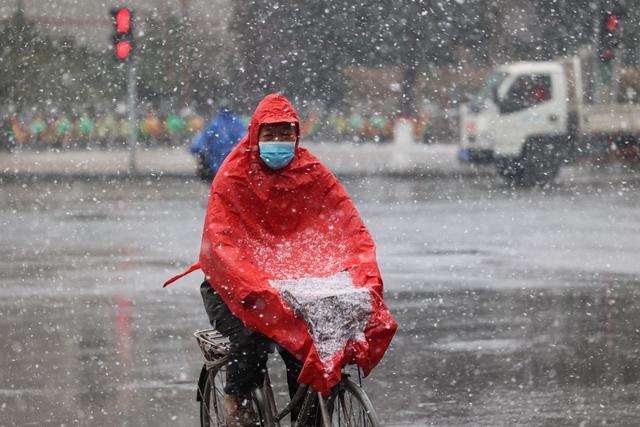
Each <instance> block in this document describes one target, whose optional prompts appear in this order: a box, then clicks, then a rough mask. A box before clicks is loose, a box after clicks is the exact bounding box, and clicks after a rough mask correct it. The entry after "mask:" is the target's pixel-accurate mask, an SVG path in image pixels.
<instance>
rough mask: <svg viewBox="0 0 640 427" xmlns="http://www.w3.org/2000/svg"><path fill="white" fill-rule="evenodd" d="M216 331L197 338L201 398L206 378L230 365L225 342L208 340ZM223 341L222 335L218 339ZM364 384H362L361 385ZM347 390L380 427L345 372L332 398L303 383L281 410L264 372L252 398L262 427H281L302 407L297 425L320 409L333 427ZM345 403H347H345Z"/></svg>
mask: <svg viewBox="0 0 640 427" xmlns="http://www.w3.org/2000/svg"><path fill="white" fill-rule="evenodd" d="M212 331H213V330H212V329H211V330H204V331H197V332H196V333H195V334H194V335H195V336H196V338H197V339H198V344H199V346H200V349H201V350H202V353H203V356H204V359H205V365H204V367H203V371H202V373H201V375H200V381H199V384H198V393H199V394H198V398H199V399H200V398H201V397H202V396H201V395H200V390H201V389H202V388H203V385H204V380H205V379H206V378H207V376H210V375H216V374H217V372H218V370H219V369H220V368H221V367H222V366H224V365H225V364H226V363H227V351H228V350H227V347H226V346H225V343H224V342H223V341H216V336H214V335H213V334H212V336H210V337H207V336H206V334H207V333H208V332H212ZM217 338H220V335H218V336H217ZM360 378H361V377H360V370H359V369H358V380H359V381H358V383H361V381H360ZM360 385H361V384H360ZM345 391H347V392H348V393H350V394H351V395H357V396H356V397H357V399H358V400H359V401H360V402H361V403H362V404H364V406H365V408H368V409H366V411H367V412H366V413H367V417H368V418H369V419H370V421H371V425H372V426H379V425H380V422H379V420H378V419H377V415H376V414H375V410H374V409H373V405H372V404H371V401H370V400H369V398H368V396H367V395H366V393H365V392H364V391H363V390H362V389H361V388H360V386H359V384H356V383H354V382H353V381H351V380H350V379H349V374H348V373H346V372H343V375H342V380H341V381H340V383H339V384H338V385H336V386H335V387H334V389H333V390H332V391H331V396H330V397H329V398H328V399H325V398H324V397H323V396H322V394H321V393H319V392H317V391H316V390H314V389H313V388H311V387H310V386H309V385H305V384H300V385H299V386H298V389H297V390H296V392H295V394H294V395H293V397H292V398H291V399H290V401H289V402H288V403H287V404H286V405H285V407H284V408H283V409H282V410H281V411H278V408H277V405H276V401H275V397H274V394H273V389H272V387H271V378H270V377H269V371H268V370H267V372H266V373H265V377H264V383H263V384H262V386H260V387H257V388H255V389H254V390H253V391H252V397H253V399H254V401H255V404H256V406H257V407H256V409H257V410H258V412H259V414H258V415H259V416H260V419H261V421H262V425H263V427H280V421H281V420H283V419H284V417H286V416H287V415H289V414H291V412H292V411H293V409H294V408H298V407H299V408H300V413H299V414H298V419H297V420H296V426H297V427H301V426H305V425H306V424H307V421H309V417H315V416H316V414H317V412H315V411H316V410H317V409H319V410H320V415H321V417H322V425H323V427H331V425H332V420H331V418H332V413H333V411H334V409H335V406H334V405H336V402H338V399H340V400H342V398H343V394H344V392H345ZM343 404H344V402H343Z"/></svg>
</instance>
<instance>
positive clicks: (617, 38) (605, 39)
mask: <svg viewBox="0 0 640 427" xmlns="http://www.w3.org/2000/svg"><path fill="white" fill-rule="evenodd" d="M620 17H621V15H620V14H619V13H616V12H615V11H614V12H611V11H607V12H603V13H602V15H601V20H600V33H599V40H598V44H599V46H598V52H599V56H600V60H601V61H603V62H605V63H608V62H611V61H613V60H614V59H615V57H616V48H617V47H618V46H619V45H620V42H621V39H622V34H621V33H622V28H621V25H620V23H621V22H620Z"/></svg>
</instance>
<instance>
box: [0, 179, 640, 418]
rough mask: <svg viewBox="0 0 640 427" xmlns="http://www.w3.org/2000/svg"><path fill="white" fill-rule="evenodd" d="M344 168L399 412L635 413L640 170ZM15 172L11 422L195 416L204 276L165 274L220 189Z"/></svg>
mask: <svg viewBox="0 0 640 427" xmlns="http://www.w3.org/2000/svg"><path fill="white" fill-rule="evenodd" d="M346 184H347V189H348V190H349V192H350V193H351V194H352V196H353V198H354V200H355V202H356V204H357V206H358V208H359V210H360V211H361V213H362V215H363V217H364V218H365V219H366V222H367V224H368V226H369V227H370V230H371V232H372V234H373V235H374V238H375V239H376V241H377V243H378V258H379V261H380V266H381V269H382V273H383V277H384V278H385V289H386V296H385V298H386V301H387V303H388V305H389V307H390V309H391V310H392V312H393V314H394V316H395V317H396V319H397V320H398V323H399V324H400V329H399V331H398V334H397V335H396V337H395V339H394V341H393V343H392V346H391V348H390V349H389V351H388V353H387V355H386V356H385V359H384V360H383V362H382V363H381V364H380V365H379V366H378V367H377V368H376V370H375V371H374V372H373V374H372V375H371V376H370V377H369V378H368V379H366V380H365V387H366V389H367V391H368V392H369V394H370V395H371V398H372V400H373V401H374V404H375V405H376V407H377V408H378V409H379V411H380V415H381V417H382V418H383V420H384V421H385V424H387V425H438V426H440V425H443V426H446V425H451V426H463V425H465V426H466V425H468V426H472V425H487V426H498V425H505V426H516V425H535V426H538V425H539V426H565V425H566V426H591V425H602V424H606V425H621V426H626V425H628V426H634V425H637V424H638V419H639V418H640V346H639V345H638V344H639V343H640V303H639V302H638V301H639V299H638V296H639V295H638V294H640V289H639V287H638V285H640V262H639V261H638V254H639V253H640V215H639V213H640V209H639V207H640V196H639V195H638V182H636V181H630V182H625V181H620V180H618V181H616V182H613V183H607V182H604V183H603V182H600V183H598V184H588V183H582V184H576V185H568V184H567V185H564V186H559V187H556V188H552V189H547V190H540V189H535V190H531V191H514V190H511V189H509V188H507V187H504V186H502V185H501V184H500V183H497V182H492V181H490V180H488V181H486V180H481V181H477V182H475V181H473V180H471V179H467V180H438V181H431V180H427V179H423V180H421V179H419V178H415V179H406V178H404V179H402V178H395V179H394V178H358V179H355V178H354V179H351V180H349V181H347V183H346ZM0 185H1V186H0V225H1V226H2V237H1V242H2V244H1V245H0V271H1V272H2V274H1V276H0V277H1V278H0V331H1V332H0V334H1V335H0V337H1V339H0V372H2V375H0V425H129V426H139V425H145V424H148V425H158V426H161V425H179V426H190V425H197V424H198V419H197V417H198V407H197V402H196V401H195V382H196V380H197V376H198V374H199V370H200V366H201V365H200V354H199V350H198V349H197V346H196V344H195V341H194V340H193V338H192V336H191V334H192V332H193V331H194V330H196V329H198V328H203V327H206V326H207V324H206V316H205V314H204V310H203V308H202V303H201V299H200V296H199V292H198V285H199V281H200V277H199V274H193V275H191V276H189V277H187V278H186V279H184V280H183V281H181V282H180V283H179V284H176V285H174V286H173V287H171V288H168V289H164V290H163V289H161V283H162V282H163V281H164V280H165V279H166V278H167V277H169V276H171V275H173V274H174V273H175V272H178V271H180V270H181V269H182V268H183V267H184V266H185V265H187V264H189V263H190V262H192V261H193V260H195V258H196V256H197V252H198V247H199V239H200V231H201V226H202V221H203V213H204V207H205V205H204V204H205V200H206V197H207V193H208V189H206V188H205V187H203V186H202V185H200V184H198V183H195V182H182V181H180V180H177V179H174V180H168V179H165V180H149V181H133V182H124V181H119V182H103V181H98V180H94V181H91V182H79V181H60V182H55V181H50V182H32V181H28V182H9V183H3V184H0ZM280 365H281V363H279V362H278V361H277V360H276V359H274V360H273V361H272V362H271V364H270V366H271V367H272V372H273V373H274V374H275V376H276V381H278V380H280V381H279V382H280V383H281V382H282V381H281V380H282V377H281V372H280ZM279 392H280V393H284V390H283V389H280V390H279Z"/></svg>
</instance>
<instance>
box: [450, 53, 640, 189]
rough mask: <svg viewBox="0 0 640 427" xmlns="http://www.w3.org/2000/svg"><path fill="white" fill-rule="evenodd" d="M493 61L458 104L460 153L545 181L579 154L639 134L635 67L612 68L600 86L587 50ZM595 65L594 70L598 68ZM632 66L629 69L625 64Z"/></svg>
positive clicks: (515, 179)
mask: <svg viewBox="0 0 640 427" xmlns="http://www.w3.org/2000/svg"><path fill="white" fill-rule="evenodd" d="M581 56H582V58H581V57H580V56H575V57H571V58H567V59H562V60H557V61H548V62H517V63H511V64H506V65H503V66H500V67H498V68H496V69H495V70H494V71H493V72H491V73H490V74H489V75H488V77H487V78H486V79H485V81H484V83H483V86H482V87H481V89H480V91H479V92H478V93H477V95H475V96H474V97H473V98H472V99H471V100H470V101H469V102H468V103H466V104H464V105H463V106H462V107H461V110H460V123H461V130H460V135H461V149H460V152H459V157H460V160H463V161H469V162H487V161H489V162H493V163H495V165H496V168H497V171H498V173H499V174H500V175H501V176H503V177H505V178H506V179H507V180H509V181H511V182H512V183H514V184H517V185H523V186H530V185H535V184H544V183H546V182H549V181H550V180H552V179H553V178H554V177H555V175H556V174H557V172H558V169H559V167H560V166H561V165H562V164H563V163H566V162H569V161H571V160H574V159H575V158H576V157H581V154H582V155H585V154H589V155H591V156H598V155H600V156H602V155H606V152H607V150H609V147H610V146H611V145H612V144H618V145H620V146H623V145H634V146H636V147H637V144H638V141H640V105H639V104H635V103H633V102H634V101H638V100H637V95H638V93H637V92H636V89H634V87H633V82H632V84H629V82H630V81H632V80H634V79H635V80H636V81H637V80H640V79H637V78H636V75H637V73H635V74H634V72H633V71H631V72H629V73H625V70H624V69H621V68H618V69H616V70H614V75H613V76H612V78H611V83H610V84H600V85H598V84H597V82H598V81H599V80H598V79H599V78H600V79H601V77H600V76H599V73H598V72H596V71H597V70H598V68H599V67H598V65H597V64H598V63H597V62H596V61H595V60H594V59H593V57H589V56H588V55H581ZM594 70H595V71H594ZM627 71H629V70H627Z"/></svg>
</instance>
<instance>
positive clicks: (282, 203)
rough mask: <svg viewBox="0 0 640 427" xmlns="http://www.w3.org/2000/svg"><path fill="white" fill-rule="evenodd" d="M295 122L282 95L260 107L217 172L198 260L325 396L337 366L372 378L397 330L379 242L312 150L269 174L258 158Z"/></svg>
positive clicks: (242, 314) (245, 317)
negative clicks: (272, 134)
mask: <svg viewBox="0 0 640 427" xmlns="http://www.w3.org/2000/svg"><path fill="white" fill-rule="evenodd" d="M279 122H292V123H296V125H298V126H297V127H298V129H299V120H298V115H297V114H296V112H295V110H294V109H293V107H292V106H291V104H290V103H289V101H288V100H287V99H286V98H285V97H284V96H282V95H278V94H272V95H269V96H267V97H266V98H264V99H263V100H262V102H260V104H259V105H258V107H257V108H256V111H255V113H254V115H253V118H252V120H251V123H250V125H249V133H248V135H247V136H246V137H245V138H244V139H243V140H242V141H241V142H240V143H239V144H238V146H237V147H236V148H235V149H234V150H233V151H232V152H231V154H230V155H229V157H228V158H227V159H226V160H225V162H224V163H223V164H222V166H221V168H220V170H219V171H218V173H217V175H216V177H215V179H214V181H213V184H212V187H211V195H210V198H209V206H208V208H207V213H206V218H205V224H204V231H203V235H202V245H201V249H200V258H199V261H198V262H197V263H196V264H194V265H193V266H192V267H191V268H190V269H189V270H187V271H186V272H185V273H183V274H181V275H179V276H176V277H175V278H173V279H171V280H169V281H168V282H167V283H166V284H165V286H166V285H168V284H169V283H171V282H173V281H174V280H176V279H178V278H179V277H182V276H183V275H185V274H187V273H189V272H191V271H193V270H195V269H198V268H202V270H203V272H204V274H205V277H206V278H207V280H208V281H209V283H211V285H212V286H213V288H214V289H215V290H216V292H217V293H218V294H219V295H220V296H221V297H222V299H223V300H224V302H225V303H226V304H227V306H228V307H229V308H230V310H231V312H232V313H233V314H234V315H236V316H237V317H239V318H240V319H241V320H242V321H243V323H244V324H245V326H246V327H248V328H250V329H253V330H256V331H258V332H260V333H262V334H264V335H266V336H268V337H269V338H271V339H273V340H274V341H275V342H277V343H278V344H280V345H281V346H282V347H284V348H285V349H286V350H287V351H289V352H290V353H291V354H293V355H294V356H295V357H297V358H298V359H300V360H301V361H303V362H304V366H303V368H302V371H301V373H300V376H299V378H298V381H299V382H300V383H303V384H309V385H311V386H312V387H314V388H315V389H316V390H318V391H320V392H322V393H325V394H326V393H327V392H328V391H329V390H330V389H331V387H332V386H334V385H335V384H337V383H338V382H339V381H340V378H341V368H342V366H344V365H346V364H352V363H356V364H358V365H359V366H360V367H361V368H362V369H363V371H364V374H365V375H368V374H369V372H370V371H371V369H373V367H374V366H375V365H376V364H377V363H378V362H379V361H380V359H381V358H382V356H383V354H384V352H385V351H386V349H387V347H388V346H389V343H390V341H391V338H392V337H393V334H394V333H395V331H396V328H397V324H396V323H395V321H394V320H393V318H392V317H391V314H390V313H389V311H388V310H387V308H386V306H385V305H384V303H383V301H382V278H381V277H380V271H379V270H378V265H377V262H376V255H375V244H374V242H373V240H372V238H371V236H370V235H369V232H368V231H367V228H366V227H365V225H364V223H363V222H362V219H361V218H360V215H359V214H358V212H357V211H356V208H355V207H354V205H353V203H352V202H351V200H350V199H349V196H347V194H346V192H345V190H344V188H343V187H342V185H341V184H340V183H339V182H338V180H337V179H336V178H335V176H333V174H332V173H331V172H330V171H329V170H328V169H327V168H326V167H325V166H324V165H322V164H321V163H320V161H319V160H318V159H317V158H315V157H314V156H313V155H312V154H311V153H309V152H308V151H307V150H306V149H304V148H302V147H299V146H297V144H298V143H297V142H296V151H295V156H294V159H293V160H292V161H291V163H290V164H289V165H288V166H286V167H285V168H283V169H281V170H277V171H274V170H271V169H269V167H268V166H266V165H265V164H264V163H263V162H262V160H261V159H260V157H259V151H258V134H259V130H260V126H261V125H262V124H265V123H279Z"/></svg>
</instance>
